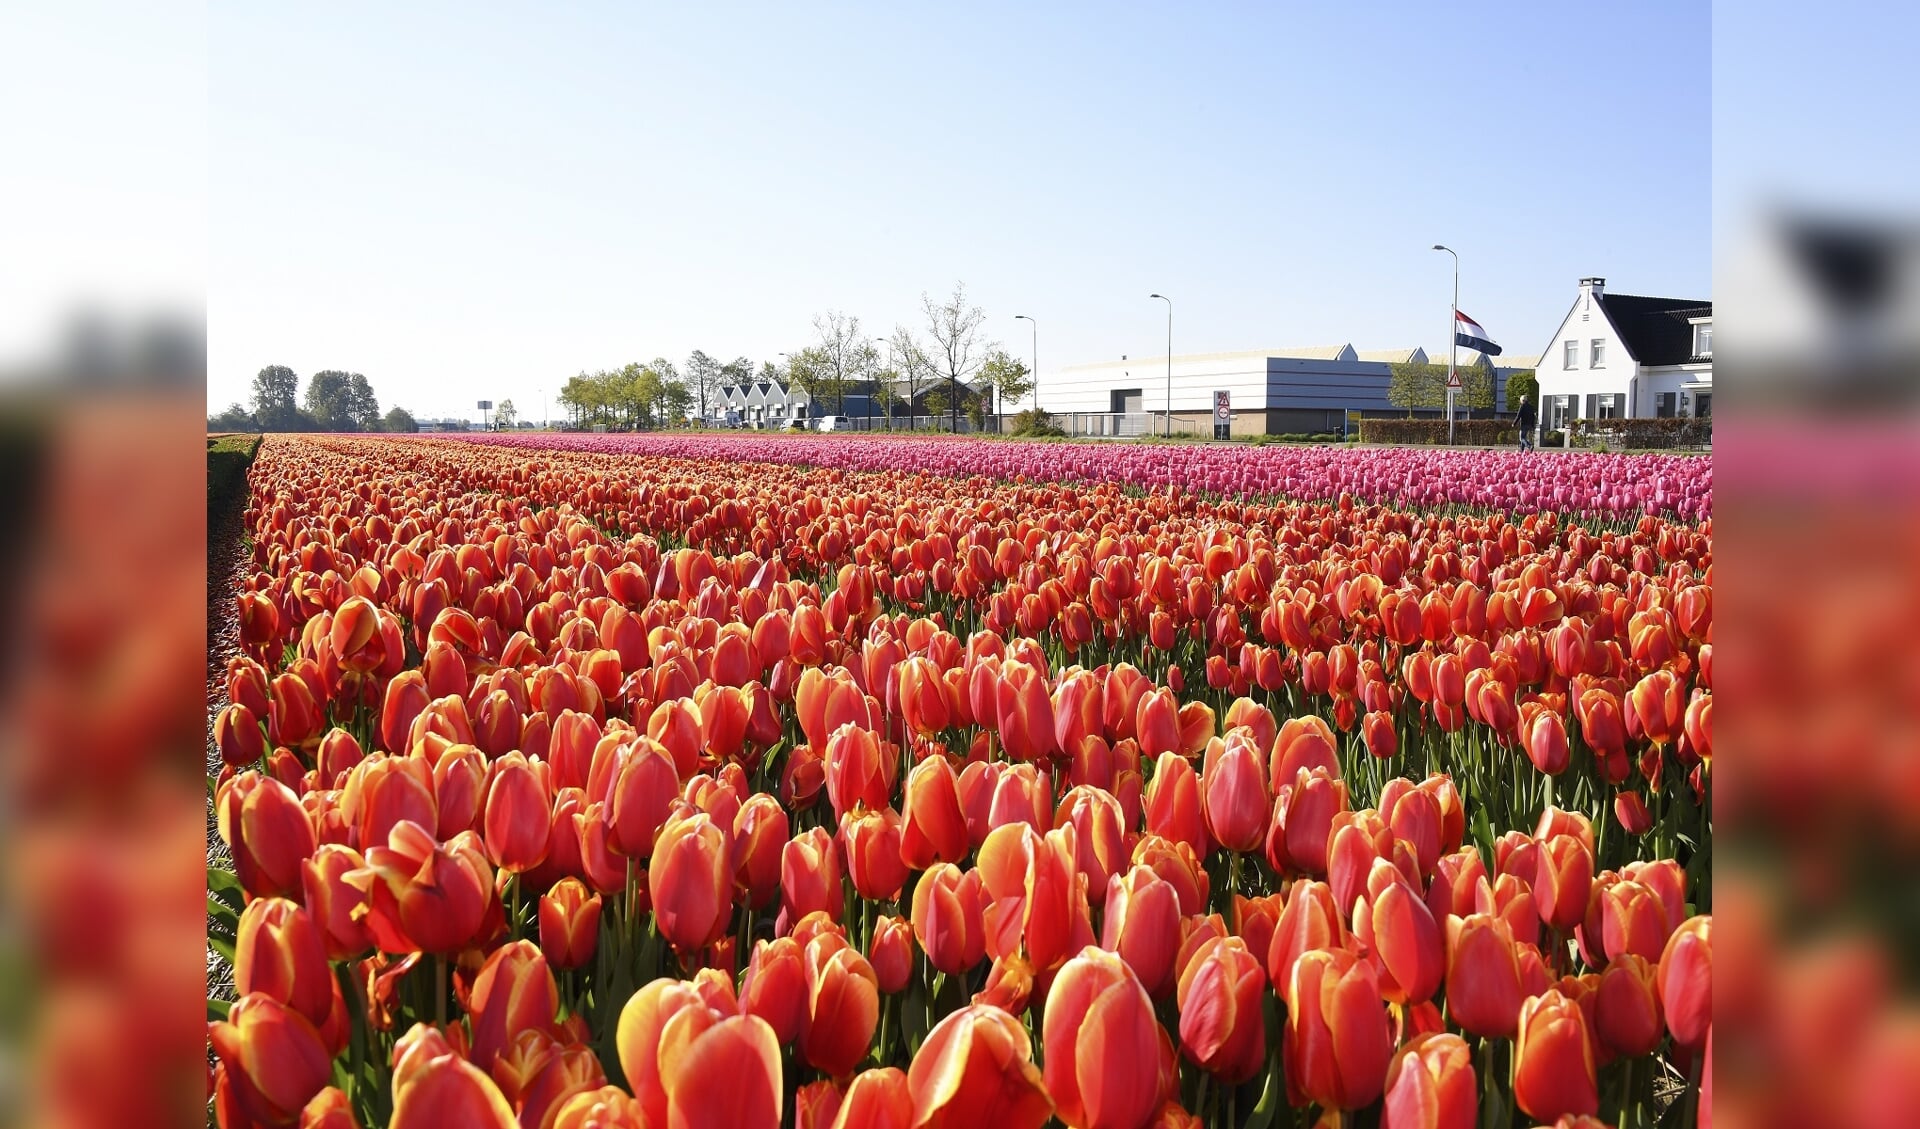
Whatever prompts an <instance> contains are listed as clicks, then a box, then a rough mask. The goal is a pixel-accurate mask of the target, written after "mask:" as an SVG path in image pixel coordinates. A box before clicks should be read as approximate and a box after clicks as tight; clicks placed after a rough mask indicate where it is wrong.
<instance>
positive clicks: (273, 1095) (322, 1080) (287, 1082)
mask: <svg viewBox="0 0 1920 1129" xmlns="http://www.w3.org/2000/svg"><path fill="white" fill-rule="evenodd" d="M207 1033H208V1038H209V1041H210V1042H211V1043H212V1044H213V1053H214V1054H215V1055H217V1056H219V1058H220V1061H221V1063H222V1064H223V1065H224V1066H225V1067H226V1079H227V1084H228V1087H229V1088H230V1090H231V1092H232V1094H233V1098H234V1101H235V1102H236V1103H237V1104H238V1105H239V1107H240V1109H241V1110H242V1111H244V1112H245V1113H246V1115H247V1116H248V1117H251V1118H253V1119H254V1120H255V1121H259V1122H264V1123H267V1124H278V1125H284V1124H287V1123H289V1122H291V1121H292V1120H293V1119H294V1117H295V1115H297V1114H298V1113H299V1112H300V1108H301V1107H302V1106H304V1105H306V1104H307V1102H308V1101H310V1100H311V1099H312V1098H313V1096H314V1095H315V1094H318V1093H319V1092H320V1091H321V1089H322V1088H324V1087H325V1086H326V1084H327V1078H328V1076H329V1075H330V1074H331V1073H332V1070H333V1061H332V1056H331V1055H329V1054H328V1053H327V1048H326V1046H325V1044H323V1043H322V1042H321V1040H320V1035H319V1033H318V1032H317V1031H315V1030H314V1026H313V1024H311V1023H309V1022H307V1020H306V1019H305V1018H304V1017H303V1016H302V1015H301V1014H300V1013H299V1012H297V1011H295V1010H293V1009H292V1008H290V1007H287V1006H285V1005H284V1004H282V1003H280V1001H278V1000H276V999H274V998H272V997H271V996H267V995H263V994H257V993H256V994H254V995H248V996H242V997H241V998H240V1000H239V1001H238V1002H236V1003H235V1004H234V1005H233V1008H232V1009H231V1010H230V1011H229V1012H228V1013H227V1018H226V1019H225V1020H222V1021H220V1022H218V1023H214V1024H211V1025H209V1027H208V1032H207Z"/></svg>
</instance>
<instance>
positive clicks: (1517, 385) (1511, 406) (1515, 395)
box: [1507, 369, 1540, 412]
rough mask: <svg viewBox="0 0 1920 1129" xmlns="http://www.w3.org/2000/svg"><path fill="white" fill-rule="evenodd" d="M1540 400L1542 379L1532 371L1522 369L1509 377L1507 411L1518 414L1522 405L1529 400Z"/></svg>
mask: <svg viewBox="0 0 1920 1129" xmlns="http://www.w3.org/2000/svg"><path fill="white" fill-rule="evenodd" d="M1539 398H1540V378H1539V377H1537V376H1535V375H1534V374H1533V370H1532V369H1522V370H1520V371H1519V372H1514V373H1509V374H1508V375H1507V410H1508V411H1510V412H1517V411H1519V410H1520V405H1521V404H1524V403H1526V402H1527V401H1528V400H1537V399H1539Z"/></svg>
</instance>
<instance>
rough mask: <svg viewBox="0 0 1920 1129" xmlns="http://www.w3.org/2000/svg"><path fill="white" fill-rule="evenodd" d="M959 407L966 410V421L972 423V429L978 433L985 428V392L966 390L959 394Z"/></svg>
mask: <svg viewBox="0 0 1920 1129" xmlns="http://www.w3.org/2000/svg"><path fill="white" fill-rule="evenodd" d="M960 397H961V402H962V403H961V406H962V407H964V408H965V409H966V412H967V419H968V420H970V421H972V423H973V429H974V430H975V431H979V430H981V429H982V428H984V427H986V426H987V407H988V403H987V396H986V392H985V390H981V391H975V390H973V389H968V390H967V391H965V392H962V393H961V394H960Z"/></svg>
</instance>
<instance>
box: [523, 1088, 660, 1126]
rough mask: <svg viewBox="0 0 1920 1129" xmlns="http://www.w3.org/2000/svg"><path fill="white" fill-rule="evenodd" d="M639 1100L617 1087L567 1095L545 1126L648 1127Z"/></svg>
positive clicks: (549, 1114) (549, 1113)
mask: <svg viewBox="0 0 1920 1129" xmlns="http://www.w3.org/2000/svg"><path fill="white" fill-rule="evenodd" d="M650 1125H651V1123H650V1122H648V1121H647V1115H646V1113H645V1111H643V1110H642V1109H641V1107H640V1103H639V1102H637V1101H635V1100H634V1099H633V1098H630V1097H628V1096H627V1092H626V1091H625V1090H622V1089H621V1088H620V1087H618V1086H601V1087H599V1088H598V1089H591V1090H582V1091H579V1092H577V1093H572V1094H568V1095H567V1096H565V1097H564V1098H562V1099H561V1100H560V1101H559V1102H557V1103H556V1104H555V1105H554V1106H553V1107H552V1108H551V1109H550V1110H549V1112H548V1115H547V1120H545V1121H542V1122H541V1126H542V1129H649V1127H650Z"/></svg>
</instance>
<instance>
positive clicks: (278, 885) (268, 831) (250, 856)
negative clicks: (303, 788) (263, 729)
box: [218, 772, 315, 898]
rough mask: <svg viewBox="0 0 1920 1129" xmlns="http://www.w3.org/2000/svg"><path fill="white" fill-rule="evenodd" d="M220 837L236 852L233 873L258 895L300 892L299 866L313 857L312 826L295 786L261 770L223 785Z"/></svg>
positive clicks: (220, 805) (247, 888)
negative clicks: (283, 782) (264, 773)
mask: <svg viewBox="0 0 1920 1129" xmlns="http://www.w3.org/2000/svg"><path fill="white" fill-rule="evenodd" d="M218 799H219V803H218V811H219V815H220V820H219V822H220V837H221V838H222V839H224V840H226V843H227V846H228V848H229V849H231V850H232V852H233V869H234V874H235V875H236V876H237V877H238V878H239V879H240V885H241V886H242V887H243V888H244V889H245V890H246V891H247V893H249V894H251V895H253V896H254V897H256V898H265V897H274V896H285V895H292V894H297V893H298V892H299V891H300V887H301V867H300V864H301V863H302V862H304V861H305V860H306V859H307V858H309V857H311V856H312V854H313V852H314V847H315V842H314V835H313V824H312V823H311V822H310V821H309V820H308V819H307V812H306V809H305V808H303V807H301V806H300V800H299V798H298V797H296V796H295V795H294V794H293V790H292V789H290V788H288V787H287V786H286V785H285V784H282V783H280V782H279V781H278V780H275V779H273V778H272V777H269V776H262V775H260V774H259V773H258V772H243V773H241V774H240V775H238V776H236V777H234V778H233V779H231V780H229V781H227V782H226V783H225V784H223V785H221V788H220V793H219V797H218Z"/></svg>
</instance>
